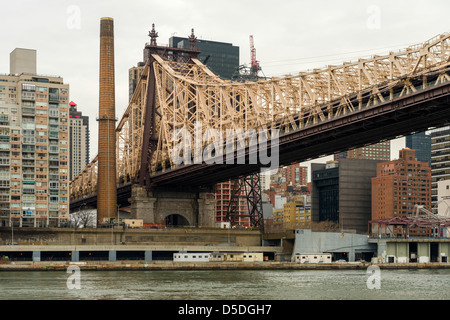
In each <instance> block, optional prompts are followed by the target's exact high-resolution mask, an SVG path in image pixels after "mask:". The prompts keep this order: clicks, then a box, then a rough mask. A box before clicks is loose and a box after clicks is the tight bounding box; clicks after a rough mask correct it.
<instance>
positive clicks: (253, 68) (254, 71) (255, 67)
mask: <svg viewBox="0 0 450 320" xmlns="http://www.w3.org/2000/svg"><path fill="white" fill-rule="evenodd" d="M250 59H251V65H250V75H251V76H253V77H258V72H259V70H260V67H259V63H258V61H257V60H256V49H255V45H254V41H253V35H250Z"/></svg>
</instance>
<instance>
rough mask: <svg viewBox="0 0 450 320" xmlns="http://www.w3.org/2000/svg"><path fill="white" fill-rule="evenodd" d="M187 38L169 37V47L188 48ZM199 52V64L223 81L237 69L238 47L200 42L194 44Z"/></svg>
mask: <svg viewBox="0 0 450 320" xmlns="http://www.w3.org/2000/svg"><path fill="white" fill-rule="evenodd" d="M189 45H190V44H189V39H188V38H187V37H184V38H183V37H171V38H170V39H169V46H170V47H175V48H189ZM195 46H196V48H197V49H199V50H200V51H201V53H200V54H199V55H198V59H199V60H200V62H202V63H203V64H205V65H206V66H207V67H208V68H209V69H210V70H211V71H212V72H214V73H215V74H216V75H218V76H219V77H221V78H222V79H224V80H231V78H232V76H233V74H234V72H235V71H236V70H237V69H238V68H239V47H237V46H234V45H233V44H231V43H226V42H218V41H210V40H201V39H198V40H197V42H196V43H195Z"/></svg>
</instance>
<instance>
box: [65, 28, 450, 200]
mask: <svg viewBox="0 0 450 320" xmlns="http://www.w3.org/2000/svg"><path fill="white" fill-rule="evenodd" d="M152 57H153V59H149V60H148V61H147V65H146V66H145V69H144V72H143V73H142V77H141V79H140V80H139V83H138V85H137V87H136V91H135V93H134V95H133V97H132V99H131V101H130V103H129V105H128V108H127V109H126V111H125V113H124V115H123V117H122V119H121V121H120V122H119V123H118V126H117V128H116V136H117V170H118V172H117V184H118V185H120V184H124V183H129V182H132V181H134V180H135V179H136V178H137V175H138V173H139V169H140V154H141V149H142V145H143V143H142V137H143V132H142V130H143V123H144V119H145V116H146V115H145V107H144V106H145V105H146V99H147V95H146V93H147V85H148V83H147V81H148V79H151V78H152V77H150V74H149V72H150V70H151V68H149V64H148V63H149V61H154V62H153V70H154V75H153V76H154V79H155V82H156V83H155V88H156V89H155V119H154V120H155V126H156V127H155V128H154V129H155V130H154V133H155V134H156V138H157V141H158V143H157V146H156V149H155V150H149V152H151V154H152V155H153V156H152V158H151V161H150V164H149V170H150V172H151V173H156V172H161V171H165V170H170V169H171V168H175V167H177V166H178V165H177V164H176V163H174V161H173V159H172V158H173V157H172V156H171V155H172V153H173V152H176V151H177V149H176V148H177V145H179V143H180V141H179V140H178V139H174V133H176V132H177V131H176V130H179V129H184V130H186V132H189V134H190V135H191V136H192V137H194V136H195V133H196V132H195V130H196V125H195V124H196V123H197V124H198V123H201V125H202V126H201V128H202V132H201V134H202V137H204V139H202V142H201V143H202V147H201V150H204V149H205V148H206V146H207V145H209V144H210V143H211V141H213V140H214V139H216V138H218V137H217V136H216V137H213V136H208V134H209V133H211V130H210V129H219V131H220V132H221V134H222V137H226V130H227V129H229V130H235V131H239V130H243V131H246V130H249V129H262V128H264V129H269V128H272V127H277V128H279V129H280V130H282V131H284V132H286V131H292V130H298V129H301V128H304V127H306V126H308V125H311V124H314V123H317V122H321V121H326V120H330V119H333V118H335V117H339V116H340V115H343V114H346V113H349V112H353V111H355V110H359V109H361V108H367V107H370V106H372V105H375V104H378V103H381V102H385V101H389V100H392V99H394V98H397V97H401V96H404V95H408V94H410V93H412V92H416V91H417V90H420V89H422V88H424V87H426V86H429V85H435V84H439V83H441V82H444V81H449V80H450V76H449V73H448V71H449V70H448V69H449V67H450V34H442V35H439V36H437V37H435V38H433V39H431V40H429V41H426V42H424V43H422V44H419V45H414V46H411V47H408V48H406V49H405V50H402V51H398V52H390V53H389V54H386V55H382V56H374V57H372V58H370V59H359V60H358V61H356V62H344V63H343V64H341V65H337V66H327V67H325V68H322V69H315V70H313V71H310V72H300V73H299V74H296V75H286V76H284V77H279V78H275V77H274V78H271V79H265V80H258V81H256V82H244V83H242V82H232V81H224V80H221V79H220V78H219V77H217V76H216V75H214V74H213V73H212V72H211V71H210V70H209V69H208V68H207V67H206V66H204V65H203V64H202V63H201V62H200V61H199V60H197V59H191V60H190V62H189V63H182V62H177V61H170V60H169V59H164V58H163V57H161V56H159V55H156V54H153V55H152ZM430 73H436V74H438V78H437V80H436V81H435V82H434V84H429V83H427V81H426V79H427V78H426V77H425V76H426V75H427V74H430ZM421 77H422V78H423V81H422V82H421V83H420V85H418V84H417V81H415V82H414V81H412V80H413V79H414V80H417V79H420V78H421ZM398 88H401V90H398ZM394 89H395V90H394ZM197 128H198V127H197ZM269 134H270V132H269ZM247 143H248V141H247ZM195 151H196V149H195V148H194V146H193V145H192V154H193V155H194V154H195ZM181 165H183V164H181ZM93 170H95V160H94V161H93V162H92V163H91V165H89V166H88V167H87V168H86V169H85V170H84V171H83V172H82V173H81V174H80V175H79V176H78V177H76V178H75V179H74V180H73V181H71V199H76V198H78V197H80V196H81V195H86V194H89V193H92V192H93V189H92V186H89V185H86V184H85V181H86V180H85V179H86V177H88V176H91V177H92V176H94V175H95V174H94V173H93V172H92V171H93ZM91 183H95V180H92V182H91Z"/></svg>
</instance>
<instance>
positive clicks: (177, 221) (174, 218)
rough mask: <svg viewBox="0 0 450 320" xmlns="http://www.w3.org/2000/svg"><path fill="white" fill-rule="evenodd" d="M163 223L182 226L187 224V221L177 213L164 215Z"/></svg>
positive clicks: (168, 225)
mask: <svg viewBox="0 0 450 320" xmlns="http://www.w3.org/2000/svg"><path fill="white" fill-rule="evenodd" d="M165 225H166V226H167V227H180V226H181V227H183V226H189V221H187V219H186V218H185V217H183V216H181V215H179V214H171V215H168V216H167V217H166V219H165Z"/></svg>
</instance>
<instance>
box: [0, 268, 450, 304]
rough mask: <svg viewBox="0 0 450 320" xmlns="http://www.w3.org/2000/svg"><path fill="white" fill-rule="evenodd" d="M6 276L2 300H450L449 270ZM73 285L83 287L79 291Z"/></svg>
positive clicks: (1, 277)
mask: <svg viewBox="0 0 450 320" xmlns="http://www.w3.org/2000/svg"><path fill="white" fill-rule="evenodd" d="M71 276H72V274H70V273H66V272H64V271H4V272H0V300H233V299H236V300H399V299H401V300H448V299H450V270H449V269H418V270H383V269H382V270H380V271H379V273H378V274H377V277H378V278H377V279H376V281H375V280H374V281H372V279H370V277H371V276H373V274H371V273H368V272H367V271H366V270H300V271H297V270H295V271H292V270H286V271H280V270H274V271H267V270H241V271H236V270H232V271H231V270H230V271H229V270H220V271H216V270H214V271H172V270H171V271H160V270H157V271H147V270H145V271H81V272H79V275H78V278H77V281H71V279H70V277H71ZM73 284H77V285H78V286H77V287H74V285H73Z"/></svg>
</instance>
